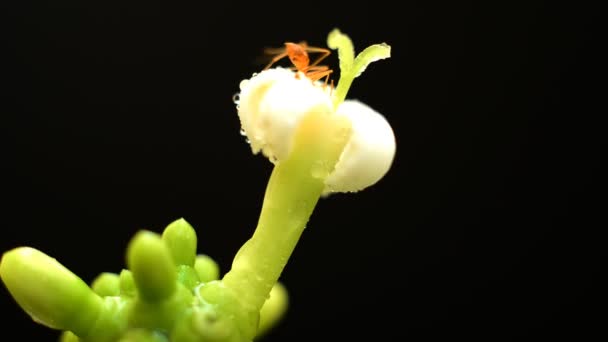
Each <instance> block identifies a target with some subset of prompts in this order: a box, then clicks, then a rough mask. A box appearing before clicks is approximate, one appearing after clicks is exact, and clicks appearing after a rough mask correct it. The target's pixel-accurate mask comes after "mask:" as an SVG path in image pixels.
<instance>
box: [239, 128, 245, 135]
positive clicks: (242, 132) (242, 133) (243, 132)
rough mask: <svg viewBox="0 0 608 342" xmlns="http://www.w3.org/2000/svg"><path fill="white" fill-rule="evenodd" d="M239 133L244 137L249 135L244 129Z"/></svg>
mask: <svg viewBox="0 0 608 342" xmlns="http://www.w3.org/2000/svg"><path fill="white" fill-rule="evenodd" d="M239 133H241V135H242V136H246V135H247V132H245V130H244V129H242V128H241V130H240V132H239Z"/></svg>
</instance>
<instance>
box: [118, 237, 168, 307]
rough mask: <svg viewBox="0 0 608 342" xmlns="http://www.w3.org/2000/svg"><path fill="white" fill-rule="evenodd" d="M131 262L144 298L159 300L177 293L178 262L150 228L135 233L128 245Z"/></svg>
mask: <svg viewBox="0 0 608 342" xmlns="http://www.w3.org/2000/svg"><path fill="white" fill-rule="evenodd" d="M127 265H128V267H129V269H130V270H131V272H132V273H133V280H135V286H136V287H137V290H138V293H139V294H140V297H141V298H142V299H143V300H145V301H149V302H159V301H162V300H165V299H167V298H168V297H170V296H171V295H172V294H173V293H174V292H175V287H176V280H177V279H176V278H177V274H176V268H175V264H174V263H173V260H172V258H171V254H170V253H169V249H168V248H167V246H166V245H165V243H164V242H163V240H162V239H161V237H160V236H159V235H158V234H155V233H152V232H149V231H140V232H138V233H137V234H135V237H133V239H132V240H131V242H130V243H129V246H128V247H127Z"/></svg>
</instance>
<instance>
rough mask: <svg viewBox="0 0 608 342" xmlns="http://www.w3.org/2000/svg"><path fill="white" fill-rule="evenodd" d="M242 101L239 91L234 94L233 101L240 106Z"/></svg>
mask: <svg viewBox="0 0 608 342" xmlns="http://www.w3.org/2000/svg"><path fill="white" fill-rule="evenodd" d="M240 101H241V95H240V94H239V93H236V94H234V95H232V102H234V104H236V105H237V106H238V105H239V102H240Z"/></svg>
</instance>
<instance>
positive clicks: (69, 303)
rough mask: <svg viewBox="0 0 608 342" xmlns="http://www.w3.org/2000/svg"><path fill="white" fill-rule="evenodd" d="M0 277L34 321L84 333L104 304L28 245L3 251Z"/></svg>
mask: <svg viewBox="0 0 608 342" xmlns="http://www.w3.org/2000/svg"><path fill="white" fill-rule="evenodd" d="M0 277H1V278H2V281H3V282H4V284H5V285H6V287H7V288H8V290H9V292H10V293H11V295H12V296H13V298H14V299H15V300H16V301H17V303H18V304H19V305H20V306H21V308H22V309H23V310H25V312H27V313H28V314H29V315H30V316H31V317H32V319H33V320H34V321H36V322H38V323H40V324H43V325H45V326H48V327H50V328H54V329H61V330H71V331H73V332H74V333H76V334H77V335H81V334H83V335H84V334H86V333H87V332H88V331H89V330H90V329H91V327H92V326H93V324H94V323H95V321H96V320H97V318H98V316H99V313H100V311H101V310H102V307H103V301H102V299H101V297H99V296H98V295H97V294H95V293H94V292H93V291H92V290H91V289H90V288H89V286H87V284H86V283H85V282H84V281H82V279H80V278H78V277H77V276H76V275H75V274H74V273H72V272H70V270H68V269H67V268H65V267H64V266H63V265H61V264H60V263H59V262H57V260H55V259H53V258H51V257H49V256H48V255H46V254H44V253H42V252H40V251H38V250H36V249H34V248H30V247H19V248H15V249H13V250H11V251H8V252H6V253H4V255H3V256H2V261H0Z"/></svg>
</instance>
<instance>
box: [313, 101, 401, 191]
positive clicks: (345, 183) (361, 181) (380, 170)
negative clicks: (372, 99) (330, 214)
mask: <svg viewBox="0 0 608 342" xmlns="http://www.w3.org/2000/svg"><path fill="white" fill-rule="evenodd" d="M336 114H337V115H343V116H346V117H348V118H349V119H350V120H351V124H352V135H351V138H350V140H349V142H348V143H347V144H346V146H345V148H344V151H343V152H342V155H341V156H340V159H339V161H338V163H337V164H336V168H335V169H334V171H333V172H332V173H331V174H330V175H329V177H328V178H327V179H326V181H325V190H324V192H325V193H331V192H354V191H359V190H362V189H364V188H366V187H368V186H371V185H373V184H375V183H376V182H378V181H379V180H380V179H381V178H382V177H383V176H384V175H385V174H386V173H387V172H388V170H389V169H390V167H391V165H392V163H393V159H394V157H395V151H396V141H395V135H394V133H393V129H392V128H391V126H390V124H389V123H388V122H387V121H386V119H385V118H384V116H382V115H381V114H380V113H378V112H376V111H374V110H373V109H372V108H370V107H369V106H367V105H365V104H363V103H361V102H359V101H354V100H346V101H344V102H343V103H342V104H340V106H338V109H337V113H336Z"/></svg>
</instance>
